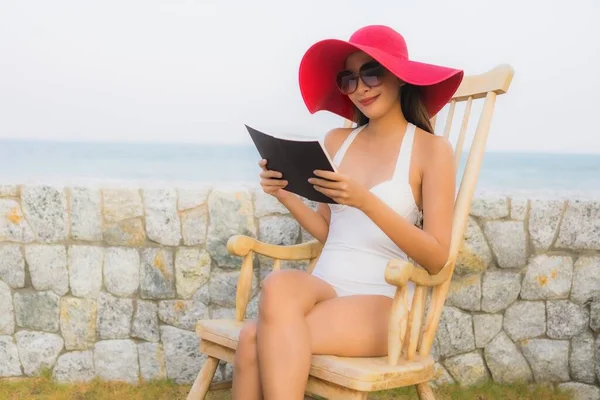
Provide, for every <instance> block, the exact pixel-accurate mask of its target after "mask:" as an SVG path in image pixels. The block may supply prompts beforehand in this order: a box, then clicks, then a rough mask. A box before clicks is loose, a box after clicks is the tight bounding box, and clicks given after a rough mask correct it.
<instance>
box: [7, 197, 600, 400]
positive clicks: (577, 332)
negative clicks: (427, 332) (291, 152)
mask: <svg viewBox="0 0 600 400" xmlns="http://www.w3.org/2000/svg"><path fill="white" fill-rule="evenodd" d="M238 233H241V234H247V235H251V236H255V237H258V238H259V239H261V240H265V241H267V242H270V243H275V244H294V243H299V242H302V241H306V240H309V239H311V238H310V236H309V235H307V234H306V232H304V231H303V230H302V229H301V228H300V227H299V225H298V224H297V223H296V222H295V220H294V219H293V218H292V217H291V216H290V215H289V214H288V213H287V210H286V209H285V208H283V207H282V206H281V205H280V204H278V203H277V202H276V201H275V200H274V199H272V198H271V197H270V196H267V195H265V194H263V193H262V192H261V191H260V190H259V189H258V188H256V187H252V186H239V187H225V186H222V187H221V186H218V187H208V186H207V187H198V188H193V187H192V188H152V187H148V188H137V187H134V188H131V187H102V188H98V187H66V188H63V187H55V186H43V185H39V186H12V185H4V186H2V185H0V377H10V376H29V375H34V374H36V373H38V372H39V371H40V370H41V369H42V368H51V369H52V370H53V376H54V377H55V379H57V380H59V381H69V382H72V381H85V380H88V379H91V378H92V377H94V376H98V377H100V378H102V379H107V380H112V379H120V380H126V381H130V382H134V381H137V380H138V379H152V378H161V377H169V378H172V379H173V380H174V381H175V382H177V383H191V382H192V381H193V379H194V377H195V376H196V373H197V371H198V369H199V368H200V366H201V364H202V362H203V360H204V357H203V356H202V355H201V354H200V353H199V351H198V339H197V337H196V335H195V333H194V324H195V322H196V320H198V319H201V318H222V317H233V313H234V305H235V287H236V279H237V270H238V269H239V266H240V261H241V260H240V259H238V258H235V257H232V256H230V255H229V254H228V253H227V251H226V248H225V244H226V241H227V239H228V238H229V237H230V236H231V235H233V234H238ZM459 258H460V260H459V263H458V265H457V269H456V273H455V275H454V278H453V282H452V286H451V293H450V295H449V298H448V301H447V303H446V307H445V309H444V312H443V315H442V319H441V322H440V325H439V331H438V335H437V338H436V341H435V342H434V347H433V354H434V355H435V357H436V360H437V361H438V362H437V363H436V367H437V371H438V376H437V378H436V382H437V383H443V382H458V383H461V384H474V383H478V382H482V381H484V380H487V379H493V380H495V381H498V382H511V381H515V380H519V379H523V380H526V381H530V382H534V381H537V382H552V383H555V384H562V385H566V387H574V388H577V389H579V390H582V391H586V390H588V391H592V392H594V393H596V392H598V395H599V396H600V391H599V389H598V388H597V386H598V380H599V379H600V336H599V331H600V199H592V200H581V199H575V200H569V199H560V198H551V199H541V198H533V197H531V198H516V197H499V196H494V197H481V196H479V197H477V198H476V199H475V200H474V202H473V207H472V212H471V218H470V222H469V226H468V230H467V232H466V234H465V242H464V244H463V246H462V248H461V254H460V257H459ZM269 266H270V261H269V260H268V259H265V258H262V257H260V258H258V259H257V260H256V269H255V271H256V277H257V278H264V276H265V274H266V273H268V268H269ZM283 266H284V268H285V267H294V268H304V267H305V266H306V263H294V264H292V263H284V265H283ZM256 283H257V280H255V281H254V287H253V298H252V301H251V304H250V307H249V316H250V317H252V316H255V315H256V305H257V299H258V296H257V294H258V286H257V284H256ZM230 374H231V367H230V366H228V365H222V366H221V367H220V369H219V370H218V374H217V375H218V376H217V377H216V379H221V378H222V377H227V376H230ZM586 385H588V386H586Z"/></svg>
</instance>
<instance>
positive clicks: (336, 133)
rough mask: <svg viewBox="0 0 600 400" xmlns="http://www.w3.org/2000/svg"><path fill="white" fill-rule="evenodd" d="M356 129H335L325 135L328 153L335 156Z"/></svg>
mask: <svg viewBox="0 0 600 400" xmlns="http://www.w3.org/2000/svg"><path fill="white" fill-rule="evenodd" d="M354 129H356V128H333V129H331V130H329V131H328V132H327V133H325V137H324V140H323V142H324V145H325V149H326V150H327V152H328V153H329V154H330V155H332V156H333V155H334V154H335V153H336V152H337V151H338V150H339V148H340V147H342V143H344V141H345V140H346V139H347V138H348V136H349V135H350V134H351V133H352V131H353V130H354Z"/></svg>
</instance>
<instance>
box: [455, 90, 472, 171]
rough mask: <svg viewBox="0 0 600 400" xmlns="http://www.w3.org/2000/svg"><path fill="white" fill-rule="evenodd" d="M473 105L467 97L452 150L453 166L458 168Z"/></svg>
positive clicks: (470, 98)
mask: <svg viewBox="0 0 600 400" xmlns="http://www.w3.org/2000/svg"><path fill="white" fill-rule="evenodd" d="M472 105H473V97H472V96H469V99H468V100H467V105H466V106H465V113H464V115H463V120H462V123H461V124H460V132H459V133H458V139H457V141H456V146H455V148H454V165H456V166H458V164H459V163H460V157H461V155H462V149H463V145H464V143H465V136H466V135H465V133H466V132H467V126H468V125H469V117H470V115H471V106H472Z"/></svg>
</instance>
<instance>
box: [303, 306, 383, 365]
mask: <svg viewBox="0 0 600 400" xmlns="http://www.w3.org/2000/svg"><path fill="white" fill-rule="evenodd" d="M391 306H392V299H390V298H389V297H385V296H381V295H356V296H344V297H336V298H333V299H329V300H324V301H322V302H320V303H317V304H316V305H315V306H314V308H313V309H312V310H311V311H310V312H309V313H308V315H307V316H306V321H307V323H308V328H309V332H310V339H311V345H312V349H311V350H312V353H313V354H330V355H336V356H342V357H376V356H384V355H386V354H387V336H388V335H387V333H388V320H389V316H390V310H391Z"/></svg>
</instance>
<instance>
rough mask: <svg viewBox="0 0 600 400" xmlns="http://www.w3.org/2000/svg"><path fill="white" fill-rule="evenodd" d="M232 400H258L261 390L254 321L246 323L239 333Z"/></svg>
mask: <svg viewBox="0 0 600 400" xmlns="http://www.w3.org/2000/svg"><path fill="white" fill-rule="evenodd" d="M231 398H232V400H260V399H262V390H261V387H260V376H259V372H258V354H257V352H256V321H248V322H246V323H245V324H244V326H243V327H242V329H241V331H240V337H239V339H238V345H237V349H236V351H235V358H234V360H233V385H232V387H231Z"/></svg>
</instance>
